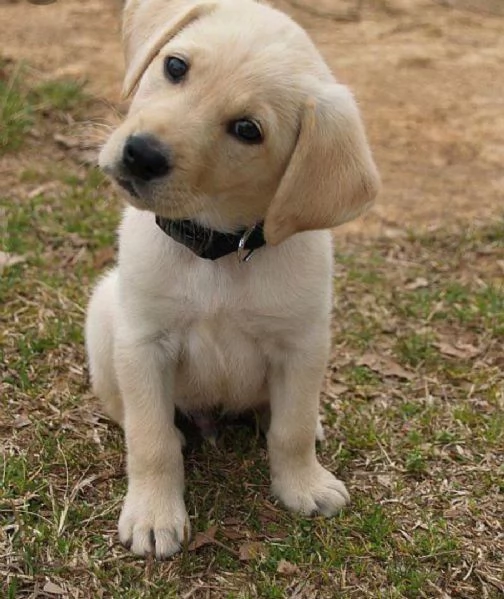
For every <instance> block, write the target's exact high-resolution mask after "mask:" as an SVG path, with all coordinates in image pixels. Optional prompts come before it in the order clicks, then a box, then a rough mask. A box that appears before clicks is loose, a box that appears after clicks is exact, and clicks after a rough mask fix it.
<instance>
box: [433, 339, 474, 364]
mask: <svg viewBox="0 0 504 599" xmlns="http://www.w3.org/2000/svg"><path fill="white" fill-rule="evenodd" d="M434 345H435V346H436V347H437V348H438V349H439V351H440V352H441V353H442V354H444V355H445V356H451V357H452V358H461V359H462V360H466V359H469V358H474V357H476V356H477V355H478V354H479V353H480V349H479V348H477V347H474V345H471V344H470V343H457V345H452V344H451V343H448V342H447V341H439V342H437V343H435V344H434Z"/></svg>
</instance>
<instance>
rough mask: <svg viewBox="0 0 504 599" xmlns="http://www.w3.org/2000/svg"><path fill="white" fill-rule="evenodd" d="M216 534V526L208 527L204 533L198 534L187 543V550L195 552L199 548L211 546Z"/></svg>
mask: <svg viewBox="0 0 504 599" xmlns="http://www.w3.org/2000/svg"><path fill="white" fill-rule="evenodd" d="M216 532H217V525H216V524H214V525H213V526H210V528H209V529H208V530H206V531H205V532H198V533H196V536H195V537H194V539H193V540H192V541H191V542H190V543H189V547H188V550H189V551H196V549H199V548H200V547H204V546H205V545H212V544H213V542H214V540H215V533H216Z"/></svg>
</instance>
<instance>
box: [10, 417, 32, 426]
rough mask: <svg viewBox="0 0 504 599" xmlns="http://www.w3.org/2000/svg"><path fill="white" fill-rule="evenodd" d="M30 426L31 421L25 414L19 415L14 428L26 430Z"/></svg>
mask: <svg viewBox="0 0 504 599" xmlns="http://www.w3.org/2000/svg"><path fill="white" fill-rule="evenodd" d="M30 424H31V420H30V419H29V418H28V416H26V415H24V414H19V416H16V419H15V420H14V428H24V427H25V426H30Z"/></svg>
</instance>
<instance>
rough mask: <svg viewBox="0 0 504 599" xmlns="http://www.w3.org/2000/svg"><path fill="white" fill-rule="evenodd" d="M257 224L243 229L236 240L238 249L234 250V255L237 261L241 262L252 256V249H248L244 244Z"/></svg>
mask: <svg viewBox="0 0 504 599" xmlns="http://www.w3.org/2000/svg"><path fill="white" fill-rule="evenodd" d="M256 227H257V225H252V226H251V227H250V228H249V229H247V230H246V231H245V233H244V234H243V235H242V236H241V237H240V241H239V242H238V249H237V250H236V257H237V258H238V262H239V263H240V264H241V263H243V262H248V261H249V260H250V258H252V254H253V253H254V251H255V250H254V249H251V250H248V249H247V248H246V247H245V245H246V244H247V241H248V238H249V237H250V236H251V235H252V233H253V232H254V231H255V229H256Z"/></svg>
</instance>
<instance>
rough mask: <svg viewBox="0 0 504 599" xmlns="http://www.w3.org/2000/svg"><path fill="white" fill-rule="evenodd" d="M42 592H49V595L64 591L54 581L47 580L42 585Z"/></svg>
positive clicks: (59, 593)
mask: <svg viewBox="0 0 504 599" xmlns="http://www.w3.org/2000/svg"><path fill="white" fill-rule="evenodd" d="M43 590H44V592H45V593H49V594H50V595H64V594H65V593H66V591H65V589H62V588H61V587H60V586H58V585H57V584H54V582H51V581H50V580H48V581H47V582H46V583H45V585H44V589H43Z"/></svg>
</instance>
